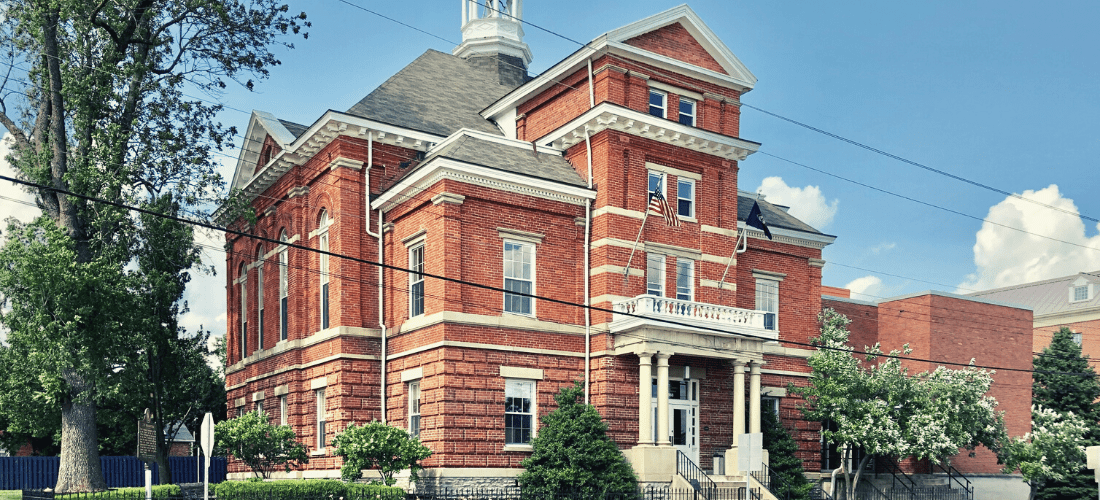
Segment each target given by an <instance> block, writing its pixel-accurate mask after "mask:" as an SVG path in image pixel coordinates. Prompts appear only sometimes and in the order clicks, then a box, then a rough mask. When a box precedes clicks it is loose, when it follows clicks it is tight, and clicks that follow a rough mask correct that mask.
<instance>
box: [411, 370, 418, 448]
mask: <svg viewBox="0 0 1100 500" xmlns="http://www.w3.org/2000/svg"><path fill="white" fill-rule="evenodd" d="M409 435H410V436H412V437H417V436H420V381H419V380H414V381H412V382H409Z"/></svg>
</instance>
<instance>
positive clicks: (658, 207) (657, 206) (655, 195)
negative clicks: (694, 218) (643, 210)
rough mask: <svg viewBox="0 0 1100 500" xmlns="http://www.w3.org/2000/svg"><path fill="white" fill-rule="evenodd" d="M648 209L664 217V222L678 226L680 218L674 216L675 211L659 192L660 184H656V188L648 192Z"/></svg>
mask: <svg viewBox="0 0 1100 500" xmlns="http://www.w3.org/2000/svg"><path fill="white" fill-rule="evenodd" d="M649 211H650V212H656V213H657V214H658V215H660V216H662V217H664V218H665V223H666V224H668V225H670V226H672V227H680V218H679V217H677V216H676V212H675V211H673V210H672V207H671V206H669V204H668V200H666V199H665V196H664V195H662V194H661V185H660V184H658V185H657V189H654V190H653V192H652V193H649Z"/></svg>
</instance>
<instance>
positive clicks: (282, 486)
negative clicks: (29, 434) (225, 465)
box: [211, 479, 405, 500]
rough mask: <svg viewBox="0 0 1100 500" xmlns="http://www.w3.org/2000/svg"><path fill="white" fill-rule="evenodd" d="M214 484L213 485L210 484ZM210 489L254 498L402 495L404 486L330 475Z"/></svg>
mask: <svg viewBox="0 0 1100 500" xmlns="http://www.w3.org/2000/svg"><path fill="white" fill-rule="evenodd" d="M211 486H214V485H211ZM213 490H214V491H212V492H211V493H212V494H213V495H215V496H217V497H218V500H255V499H257V498H264V499H277V498H326V499H328V498H333V499H338V498H344V499H345V500H356V499H366V498H375V497H381V498H387V497H401V498H404V495H405V490H403V489H401V488H396V487H392V486H382V485H374V484H356V483H345V482H343V481H337V480H333V479H290V480H285V481H263V482H259V481H225V482H222V483H219V484H217V485H216V486H215V487H214V488H213Z"/></svg>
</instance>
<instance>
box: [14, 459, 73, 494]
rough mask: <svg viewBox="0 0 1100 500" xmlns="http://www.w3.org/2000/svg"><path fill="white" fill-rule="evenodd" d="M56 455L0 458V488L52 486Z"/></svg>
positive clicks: (55, 472)
mask: <svg viewBox="0 0 1100 500" xmlns="http://www.w3.org/2000/svg"><path fill="white" fill-rule="evenodd" d="M60 466H61V459H60V458H58V457H6V458H3V459H2V460H0V490H19V489H24V488H26V489H43V488H53V486H54V485H55V484H57V469H58V468H59V467H60Z"/></svg>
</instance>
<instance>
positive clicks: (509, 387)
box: [504, 378, 539, 448]
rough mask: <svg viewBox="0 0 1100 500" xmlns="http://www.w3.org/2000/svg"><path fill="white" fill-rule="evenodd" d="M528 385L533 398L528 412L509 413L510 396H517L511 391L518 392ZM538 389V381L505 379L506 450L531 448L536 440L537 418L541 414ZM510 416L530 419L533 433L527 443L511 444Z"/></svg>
mask: <svg viewBox="0 0 1100 500" xmlns="http://www.w3.org/2000/svg"><path fill="white" fill-rule="evenodd" d="M528 384H529V386H530V396H531V397H530V401H529V406H528V411H526V412H523V411H520V412H515V411H513V412H509V411H508V410H509V408H508V398H509V394H510V393H511V394H516V393H515V392H511V391H516V390H518V389H519V388H520V387H522V386H524V385H528ZM538 388H539V386H538V381H537V380H531V379H520V378H505V379H504V446H505V447H506V448H507V447H525V448H529V447H530V446H531V443H532V442H533V441H534V440H535V436H536V435H537V433H538V418H536V416H537V415H538V414H539V412H538V400H539V398H538V394H539V393H538ZM517 392H518V391H517ZM512 397H516V396H512ZM508 415H519V416H526V417H527V418H529V419H530V420H529V422H530V431H531V432H530V435H529V436H528V440H527V442H519V443H517V442H509V439H510V438H511V436H509V432H508V429H509V427H508Z"/></svg>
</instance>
